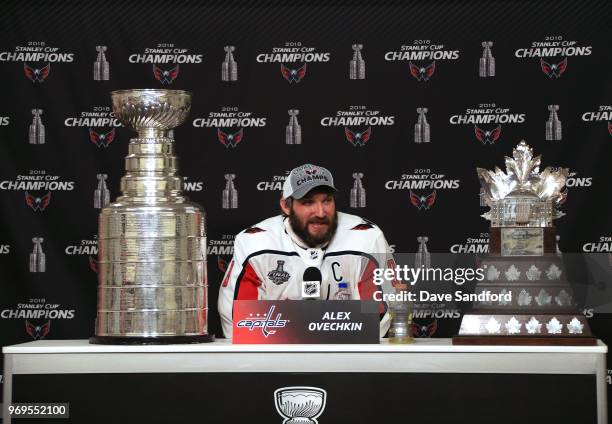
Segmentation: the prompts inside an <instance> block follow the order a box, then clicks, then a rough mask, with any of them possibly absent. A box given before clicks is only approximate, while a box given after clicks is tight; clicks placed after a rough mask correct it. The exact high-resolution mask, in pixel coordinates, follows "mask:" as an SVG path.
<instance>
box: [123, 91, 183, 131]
mask: <svg viewBox="0 0 612 424" xmlns="http://www.w3.org/2000/svg"><path fill="white" fill-rule="evenodd" d="M111 100H112V104H113V113H114V115H115V118H117V119H118V120H119V121H121V123H122V124H123V125H125V126H126V127H129V128H132V129H133V130H134V131H137V132H139V133H140V132H141V131H142V130H143V129H157V130H161V131H168V130H170V129H172V128H176V127H178V126H179V125H181V124H182V123H183V122H185V119H187V116H188V115H189V110H190V109H191V93H189V92H188V91H183V90H154V89H145V90H119V91H113V92H111Z"/></svg>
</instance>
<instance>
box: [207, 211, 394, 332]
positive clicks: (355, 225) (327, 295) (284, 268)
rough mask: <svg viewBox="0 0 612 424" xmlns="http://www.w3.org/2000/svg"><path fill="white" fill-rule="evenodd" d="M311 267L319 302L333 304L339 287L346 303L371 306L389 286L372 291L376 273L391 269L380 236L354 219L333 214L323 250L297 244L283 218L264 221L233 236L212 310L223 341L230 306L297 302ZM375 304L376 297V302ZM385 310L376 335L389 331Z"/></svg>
mask: <svg viewBox="0 0 612 424" xmlns="http://www.w3.org/2000/svg"><path fill="white" fill-rule="evenodd" d="M312 266H314V267H317V268H319V269H320V271H321V275H322V277H323V279H322V283H321V299H323V300H326V299H333V298H334V295H335V294H336V292H337V291H338V283H339V282H345V283H347V284H348V288H349V289H350V290H351V298H352V299H368V300H374V292H376V291H379V292H380V291H383V292H390V291H391V290H392V287H391V285H390V284H383V285H375V284H374V282H373V272H374V269H376V268H386V267H390V268H392V267H394V266H395V262H393V257H392V255H391V253H390V251H389V245H388V244H387V241H386V240H385V237H384V235H383V233H382V231H381V230H380V229H379V228H378V227H377V226H376V225H374V224H372V223H371V222H368V221H366V220H364V219H362V218H360V217H358V216H355V215H349V214H345V213H342V212H338V228H337V230H336V234H335V235H334V237H333V239H332V240H331V242H330V243H329V244H328V245H327V246H326V247H325V248H324V249H318V248H309V247H307V246H303V245H302V244H301V243H300V242H299V238H297V236H295V234H294V233H293V231H292V229H291V226H290V225H289V221H288V218H286V217H283V216H281V215H279V216H275V217H272V218H269V219H266V220H264V221H262V222H260V223H258V224H256V225H254V226H253V227H251V228H247V229H246V230H244V231H242V232H241V233H239V234H238V235H237V236H236V239H235V241H234V257H233V258H232V261H231V262H230V263H229V264H228V266H227V270H226V273H225V276H224V278H223V282H222V283H221V287H220V290H219V302H218V309H219V314H220V315H221V324H222V326H223V333H224V334H225V337H231V336H232V307H233V301H234V300H242V299H250V300H254V299H259V300H283V299H294V300H298V299H301V294H300V293H301V284H302V280H303V276H304V271H305V270H306V268H308V267H312ZM378 297H379V298H380V296H378ZM387 309H388V308H387V304H386V303H385V302H380V313H381V322H380V334H381V336H383V335H385V334H386V332H387V330H388V329H389V325H390V322H389V321H390V317H389V314H388V312H387Z"/></svg>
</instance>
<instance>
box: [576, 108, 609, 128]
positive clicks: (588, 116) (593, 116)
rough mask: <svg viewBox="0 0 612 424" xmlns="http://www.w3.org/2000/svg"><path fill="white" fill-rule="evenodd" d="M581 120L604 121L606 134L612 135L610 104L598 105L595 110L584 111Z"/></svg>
mask: <svg viewBox="0 0 612 424" xmlns="http://www.w3.org/2000/svg"><path fill="white" fill-rule="evenodd" d="M582 120H583V121H584V122H602V121H603V122H605V125H606V128H607V130H608V134H610V135H611V136H612V105H600V106H599V108H598V109H597V110H596V111H593V112H584V113H583V114H582ZM594 125H600V124H594Z"/></svg>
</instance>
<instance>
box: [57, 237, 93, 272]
mask: <svg viewBox="0 0 612 424" xmlns="http://www.w3.org/2000/svg"><path fill="white" fill-rule="evenodd" d="M64 254H65V255H67V256H86V257H87V263H88V264H89V268H90V269H91V270H92V271H93V272H98V259H97V258H98V236H97V235H94V236H93V237H92V238H91V239H84V240H80V241H79V242H77V243H73V244H70V245H68V246H66V248H65V249H64Z"/></svg>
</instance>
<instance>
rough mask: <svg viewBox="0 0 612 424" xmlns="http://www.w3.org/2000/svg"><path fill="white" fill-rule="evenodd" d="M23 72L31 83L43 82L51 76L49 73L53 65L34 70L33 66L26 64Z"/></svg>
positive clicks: (48, 64)
mask: <svg viewBox="0 0 612 424" xmlns="http://www.w3.org/2000/svg"><path fill="white" fill-rule="evenodd" d="M23 72H24V73H25V76H26V77H27V78H28V79H29V80H30V81H32V82H37V81H38V82H43V81H44V80H45V79H47V77H48V76H49V72H51V64H50V63H47V66H44V67H42V68H40V69H36V68H32V67H31V66H28V64H27V63H24V64H23Z"/></svg>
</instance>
